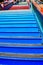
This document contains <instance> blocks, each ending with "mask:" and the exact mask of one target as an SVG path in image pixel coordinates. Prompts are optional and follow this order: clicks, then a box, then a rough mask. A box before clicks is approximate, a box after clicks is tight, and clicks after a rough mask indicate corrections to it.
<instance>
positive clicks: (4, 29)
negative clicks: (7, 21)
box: [0, 27, 38, 32]
mask: <svg viewBox="0 0 43 65" xmlns="http://www.w3.org/2000/svg"><path fill="white" fill-rule="evenodd" d="M0 32H38V28H37V27H35V28H34V27H33V28H31V27H29V28H25V27H24V28H23V27H22V28H19V27H15V28H14V27H10V28H9V27H8V28H5V27H3V28H0Z"/></svg>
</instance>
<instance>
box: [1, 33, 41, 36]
mask: <svg viewBox="0 0 43 65" xmlns="http://www.w3.org/2000/svg"><path fill="white" fill-rule="evenodd" d="M0 36H11V37H13V36H33V37H39V36H40V32H0Z"/></svg>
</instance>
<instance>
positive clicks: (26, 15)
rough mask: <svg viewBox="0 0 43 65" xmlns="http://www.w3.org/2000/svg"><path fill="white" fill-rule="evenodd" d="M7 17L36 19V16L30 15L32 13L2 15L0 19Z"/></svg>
mask: <svg viewBox="0 0 43 65" xmlns="http://www.w3.org/2000/svg"><path fill="white" fill-rule="evenodd" d="M5 16H6V17H16V16H18V17H22V16H24V17H29V16H32V17H34V15H33V14H30V13H29V14H18V13H17V14H14V13H13V14H3V15H1V14H0V17H5Z"/></svg>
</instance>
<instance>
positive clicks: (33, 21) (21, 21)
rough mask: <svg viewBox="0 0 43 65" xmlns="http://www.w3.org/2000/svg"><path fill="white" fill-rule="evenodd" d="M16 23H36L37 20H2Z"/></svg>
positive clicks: (2, 22)
mask: <svg viewBox="0 0 43 65" xmlns="http://www.w3.org/2000/svg"><path fill="white" fill-rule="evenodd" d="M15 23H19V24H20V23H21V24H22V23H23V24H36V21H35V20H8V19H7V20H3V19H2V20H0V24H15Z"/></svg>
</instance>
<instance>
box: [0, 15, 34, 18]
mask: <svg viewBox="0 0 43 65" xmlns="http://www.w3.org/2000/svg"><path fill="white" fill-rule="evenodd" d="M22 17H23V18H30V17H31V18H34V16H26V15H24V16H23V15H22V16H21V15H20V16H16V15H15V16H14V15H12V16H0V18H22Z"/></svg>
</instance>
